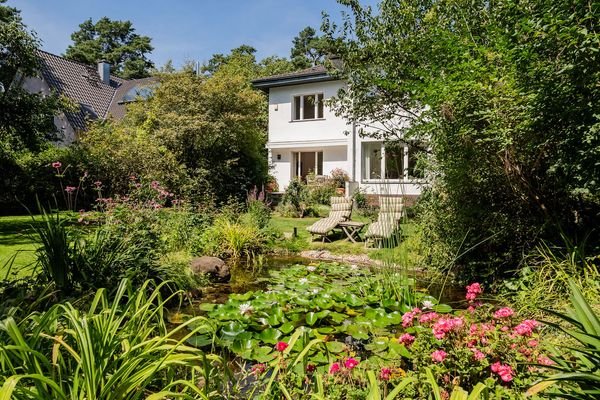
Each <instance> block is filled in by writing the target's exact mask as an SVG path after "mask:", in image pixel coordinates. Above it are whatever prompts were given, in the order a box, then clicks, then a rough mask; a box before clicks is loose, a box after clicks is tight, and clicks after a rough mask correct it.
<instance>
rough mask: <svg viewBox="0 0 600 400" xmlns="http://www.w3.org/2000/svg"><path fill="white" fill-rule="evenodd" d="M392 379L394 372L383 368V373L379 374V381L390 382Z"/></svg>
mask: <svg viewBox="0 0 600 400" xmlns="http://www.w3.org/2000/svg"><path fill="white" fill-rule="evenodd" d="M391 377H392V370H391V369H389V368H386V367H383V368H381V372H380V373H379V379H381V380H382V381H389V380H390V378H391Z"/></svg>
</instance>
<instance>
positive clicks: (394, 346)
mask: <svg viewBox="0 0 600 400" xmlns="http://www.w3.org/2000/svg"><path fill="white" fill-rule="evenodd" d="M389 349H390V350H392V351H394V352H395V353H396V354H398V355H399V356H401V357H405V358H412V354H411V353H410V351H408V349H407V348H406V346H404V345H403V344H401V343H398V342H397V341H396V340H390V343H389Z"/></svg>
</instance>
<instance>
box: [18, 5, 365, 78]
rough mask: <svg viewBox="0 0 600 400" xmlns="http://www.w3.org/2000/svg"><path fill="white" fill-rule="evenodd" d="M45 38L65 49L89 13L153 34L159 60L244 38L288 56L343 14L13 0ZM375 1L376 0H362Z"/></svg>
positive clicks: (220, 49)
mask: <svg viewBox="0 0 600 400" xmlns="http://www.w3.org/2000/svg"><path fill="white" fill-rule="evenodd" d="M7 4H8V5H11V6H14V7H16V8H18V9H20V10H21V11H22V12H21V15H22V17H23V20H24V22H25V23H26V24H27V25H28V27H29V28H30V29H33V30H34V31H36V32H37V34H38V36H39V37H40V39H42V42H43V43H42V48H43V49H44V50H46V51H49V52H51V53H55V54H62V53H63V52H64V51H65V49H66V48H67V46H68V45H69V44H70V43H71V39H70V36H71V33H72V32H74V31H76V30H77V29H78V25H79V24H80V23H81V22H83V21H84V20H86V19H88V18H92V19H93V20H94V21H95V20H97V19H98V18H100V17H103V16H108V17H109V18H111V19H120V20H130V21H132V22H133V26H134V27H135V29H136V31H137V33H139V34H142V35H147V36H150V37H151V38H152V44H153V45H154V52H153V53H152V55H151V56H150V58H151V59H152V60H153V61H154V62H155V63H156V65H157V66H161V65H164V63H165V62H166V61H167V60H169V59H171V60H173V62H174V63H175V65H177V66H178V65H181V64H182V63H183V62H184V61H187V60H197V61H200V62H204V61H207V60H208V59H209V58H210V56H211V55H212V54H214V53H227V52H228V51H229V50H230V49H232V48H234V47H237V46H239V45H241V44H249V45H251V46H253V47H255V48H256V49H257V56H258V58H262V57H266V56H269V55H279V56H289V51H290V48H291V43H292V39H293V38H294V36H296V35H297V34H298V32H299V31H300V30H302V29H303V28H304V27H305V26H308V25H310V26H313V27H314V28H316V29H318V28H319V27H320V25H321V11H326V12H328V13H329V14H330V15H332V16H336V17H337V18H338V19H339V16H340V15H341V14H340V12H341V10H342V9H343V8H342V7H341V6H339V5H338V4H337V3H336V1H335V0H221V1H216V0H196V1H194V0H9V1H8V3H7ZM363 4H366V5H376V4H377V1H376V0H363Z"/></svg>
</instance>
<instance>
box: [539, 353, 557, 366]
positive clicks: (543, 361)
mask: <svg viewBox="0 0 600 400" xmlns="http://www.w3.org/2000/svg"><path fill="white" fill-rule="evenodd" d="M537 361H538V363H539V364H542V365H554V364H555V363H554V361H552V360H551V359H549V358H548V357H546V356H544V355H540V356H539V357H538V359H537Z"/></svg>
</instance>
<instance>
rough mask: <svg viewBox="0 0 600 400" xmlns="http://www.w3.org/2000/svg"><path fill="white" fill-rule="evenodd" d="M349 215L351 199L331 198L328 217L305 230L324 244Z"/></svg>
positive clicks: (350, 213)
mask: <svg viewBox="0 0 600 400" xmlns="http://www.w3.org/2000/svg"><path fill="white" fill-rule="evenodd" d="M351 215H352V199H347V198H345V197H332V198H331V211H329V216H328V217H327V218H323V219H320V220H318V221H317V222H315V223H314V224H312V225H311V226H309V227H307V228H306V230H307V231H309V232H310V234H311V235H312V236H315V235H317V236H320V237H321V240H323V242H324V241H325V240H326V239H327V235H328V234H329V233H330V232H331V231H333V230H334V229H335V227H336V226H337V225H338V224H339V223H340V222H342V221H347V220H349V219H350V216H351Z"/></svg>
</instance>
